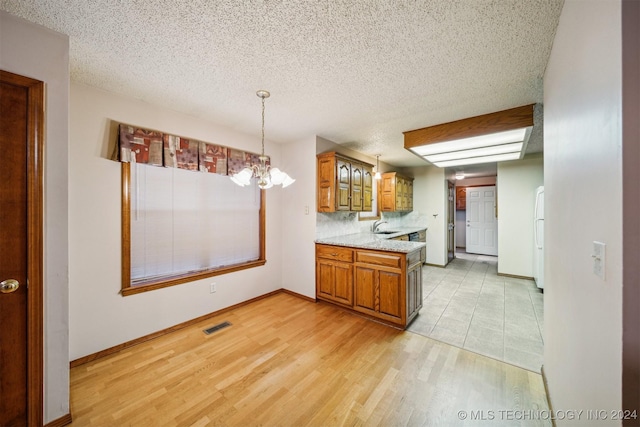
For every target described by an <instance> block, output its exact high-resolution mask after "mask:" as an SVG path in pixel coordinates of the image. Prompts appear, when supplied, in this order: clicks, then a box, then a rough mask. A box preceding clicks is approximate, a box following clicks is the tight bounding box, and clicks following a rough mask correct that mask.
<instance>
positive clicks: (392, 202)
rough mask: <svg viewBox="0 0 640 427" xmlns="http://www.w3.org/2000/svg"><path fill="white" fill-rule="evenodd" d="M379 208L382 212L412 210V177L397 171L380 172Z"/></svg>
mask: <svg viewBox="0 0 640 427" xmlns="http://www.w3.org/2000/svg"><path fill="white" fill-rule="evenodd" d="M380 209H381V210H382V211H383V212H411V211H413V178H408V177H405V176H402V175H399V174H398V173H397V172H385V173H383V174H382V183H381V188H380Z"/></svg>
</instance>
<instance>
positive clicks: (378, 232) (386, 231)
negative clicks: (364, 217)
mask: <svg viewBox="0 0 640 427" xmlns="http://www.w3.org/2000/svg"><path fill="white" fill-rule="evenodd" d="M394 233H399V231H388V230H384V231H376V232H375V233H373V234H394Z"/></svg>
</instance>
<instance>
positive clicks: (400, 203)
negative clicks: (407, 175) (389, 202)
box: [395, 176, 405, 211]
mask: <svg viewBox="0 0 640 427" xmlns="http://www.w3.org/2000/svg"><path fill="white" fill-rule="evenodd" d="M403 187H404V178H401V177H399V176H398V177H396V188H395V193H396V206H395V208H396V209H395V210H396V211H403V210H404V204H405V202H404V197H403V195H404V191H403V190H402V189H403Z"/></svg>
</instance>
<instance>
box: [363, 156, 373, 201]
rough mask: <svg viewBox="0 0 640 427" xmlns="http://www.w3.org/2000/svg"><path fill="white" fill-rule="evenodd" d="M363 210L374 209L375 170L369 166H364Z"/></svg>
mask: <svg viewBox="0 0 640 427" xmlns="http://www.w3.org/2000/svg"><path fill="white" fill-rule="evenodd" d="M362 196H363V200H362V210H363V211H365V212H371V211H372V210H373V204H372V203H373V171H372V170H371V168H370V167H368V166H363V167H362Z"/></svg>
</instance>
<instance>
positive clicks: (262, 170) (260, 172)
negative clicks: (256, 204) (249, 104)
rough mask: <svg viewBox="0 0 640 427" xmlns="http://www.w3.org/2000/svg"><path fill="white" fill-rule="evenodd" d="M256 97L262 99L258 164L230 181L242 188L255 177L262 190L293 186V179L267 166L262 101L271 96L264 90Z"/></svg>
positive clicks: (242, 171) (234, 176)
mask: <svg viewBox="0 0 640 427" xmlns="http://www.w3.org/2000/svg"><path fill="white" fill-rule="evenodd" d="M256 95H258V98H260V99H262V154H260V157H258V159H260V163H258V164H257V165H250V166H247V167H245V168H244V169H242V170H241V171H240V172H238V173H236V174H234V175H232V176H231V181H233V182H235V183H236V184H238V185H239V186H241V187H244V186H245V185H249V184H251V178H253V177H255V178H256V179H257V180H258V187H260V189H262V190H264V189H267V188H271V187H273V186H274V185H282V188H285V187H288V186H290V185H291V184H293V183H294V182H295V179H293V178H291V177H290V176H289V175H287V174H286V173H285V172H283V171H281V170H280V169H278V168H272V167H271V166H270V165H268V164H267V160H269V157H267V156H265V155H264V100H265V98H268V97H269V96H271V94H270V93H269V92H268V91H266V90H259V91H257V92H256Z"/></svg>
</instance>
